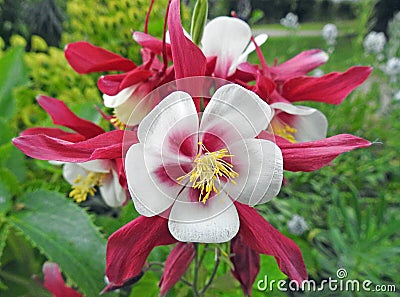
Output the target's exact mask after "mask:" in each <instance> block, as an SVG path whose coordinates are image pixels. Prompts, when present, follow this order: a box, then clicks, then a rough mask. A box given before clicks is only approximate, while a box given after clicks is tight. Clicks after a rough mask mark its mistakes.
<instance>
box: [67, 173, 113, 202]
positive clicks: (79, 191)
mask: <svg viewBox="0 0 400 297" xmlns="http://www.w3.org/2000/svg"><path fill="white" fill-rule="evenodd" d="M106 174H107V173H99V172H89V173H88V175H87V176H86V177H85V178H83V177H82V175H80V174H79V175H78V176H77V178H76V179H75V180H74V183H75V185H73V186H72V190H71V192H70V193H69V197H71V198H73V199H74V200H75V201H76V202H78V203H79V202H82V201H85V200H86V199H87V195H88V194H89V195H92V196H93V195H94V193H96V188H95V187H96V186H98V187H100V186H101V185H102V182H103V178H104V177H105V176H106Z"/></svg>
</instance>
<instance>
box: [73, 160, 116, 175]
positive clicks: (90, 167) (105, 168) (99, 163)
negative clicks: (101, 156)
mask: <svg viewBox="0 0 400 297" xmlns="http://www.w3.org/2000/svg"><path fill="white" fill-rule="evenodd" d="M76 164H77V165H79V166H81V167H83V168H84V169H85V170H87V171H91V172H98V173H109V172H110V170H111V168H112V166H113V165H112V161H111V160H92V161H87V162H83V163H76Z"/></svg>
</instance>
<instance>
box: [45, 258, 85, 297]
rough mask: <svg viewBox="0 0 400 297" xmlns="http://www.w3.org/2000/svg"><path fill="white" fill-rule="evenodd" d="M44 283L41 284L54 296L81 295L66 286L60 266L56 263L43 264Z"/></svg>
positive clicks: (79, 296) (69, 296)
mask: <svg viewBox="0 0 400 297" xmlns="http://www.w3.org/2000/svg"><path fill="white" fill-rule="evenodd" d="M43 274H44V283H43V286H44V287H45V288H46V289H47V290H48V291H49V292H50V293H51V294H52V295H53V296H54V297H83V295H82V294H80V293H78V292H77V291H75V290H74V289H72V288H70V287H68V286H67V285H66V284H65V282H64V280H63V278H62V275H61V271H60V268H59V267H58V265H57V264H56V263H51V262H46V263H44V265H43Z"/></svg>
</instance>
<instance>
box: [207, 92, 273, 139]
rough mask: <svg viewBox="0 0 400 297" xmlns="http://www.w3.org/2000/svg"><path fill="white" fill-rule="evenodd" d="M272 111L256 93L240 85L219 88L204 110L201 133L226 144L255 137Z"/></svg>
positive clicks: (264, 127)
mask: <svg viewBox="0 0 400 297" xmlns="http://www.w3.org/2000/svg"><path fill="white" fill-rule="evenodd" d="M271 118H272V110H271V108H270V107H269V106H268V104H267V103H265V102H264V101H263V100H261V99H260V97H258V95H257V94H255V93H254V92H251V91H249V90H247V89H245V88H243V87H241V86H239V85H235V84H229V85H225V86H222V87H221V88H219V89H218V90H217V91H216V92H215V94H214V95H213V97H212V99H211V100H210V102H209V104H208V105H207V107H206V109H205V110H204V113H203V116H202V119H201V123H200V132H201V133H202V132H207V133H211V134H213V135H215V136H216V137H218V138H220V139H222V140H223V141H224V142H225V143H227V144H232V143H234V142H237V141H240V140H242V139H247V138H254V137H255V136H257V135H258V134H259V133H260V132H261V130H264V129H266V128H267V126H268V124H269V122H270V120H271Z"/></svg>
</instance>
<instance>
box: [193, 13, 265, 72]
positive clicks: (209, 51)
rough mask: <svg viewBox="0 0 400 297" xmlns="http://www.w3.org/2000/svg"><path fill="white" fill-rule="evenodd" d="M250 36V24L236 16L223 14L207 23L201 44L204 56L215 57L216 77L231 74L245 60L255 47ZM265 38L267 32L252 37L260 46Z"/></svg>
mask: <svg viewBox="0 0 400 297" xmlns="http://www.w3.org/2000/svg"><path fill="white" fill-rule="evenodd" d="M251 36H252V33H251V29H250V26H249V25H248V24H247V23H246V22H244V21H242V20H240V19H238V18H234V17H225V16H223V17H217V18H215V19H213V20H211V21H210V22H209V23H207V25H206V26H205V27H204V33H203V38H202V39H201V45H202V50H203V52H204V55H205V56H207V57H212V56H216V57H217V61H216V65H215V70H214V74H215V75H216V76H217V77H221V78H226V77H228V76H230V75H232V74H233V73H234V72H235V70H236V67H237V66H238V65H239V64H240V63H242V62H245V61H246V60H247V56H248V55H249V54H250V53H251V52H253V51H254V50H255V49H256V47H255V45H254V43H253V42H252V41H251ZM267 38H268V35H267V34H260V35H258V36H256V37H255V38H254V39H255V42H256V44H257V45H258V46H260V45H262V44H263V43H264V42H265V41H266V40H267Z"/></svg>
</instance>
